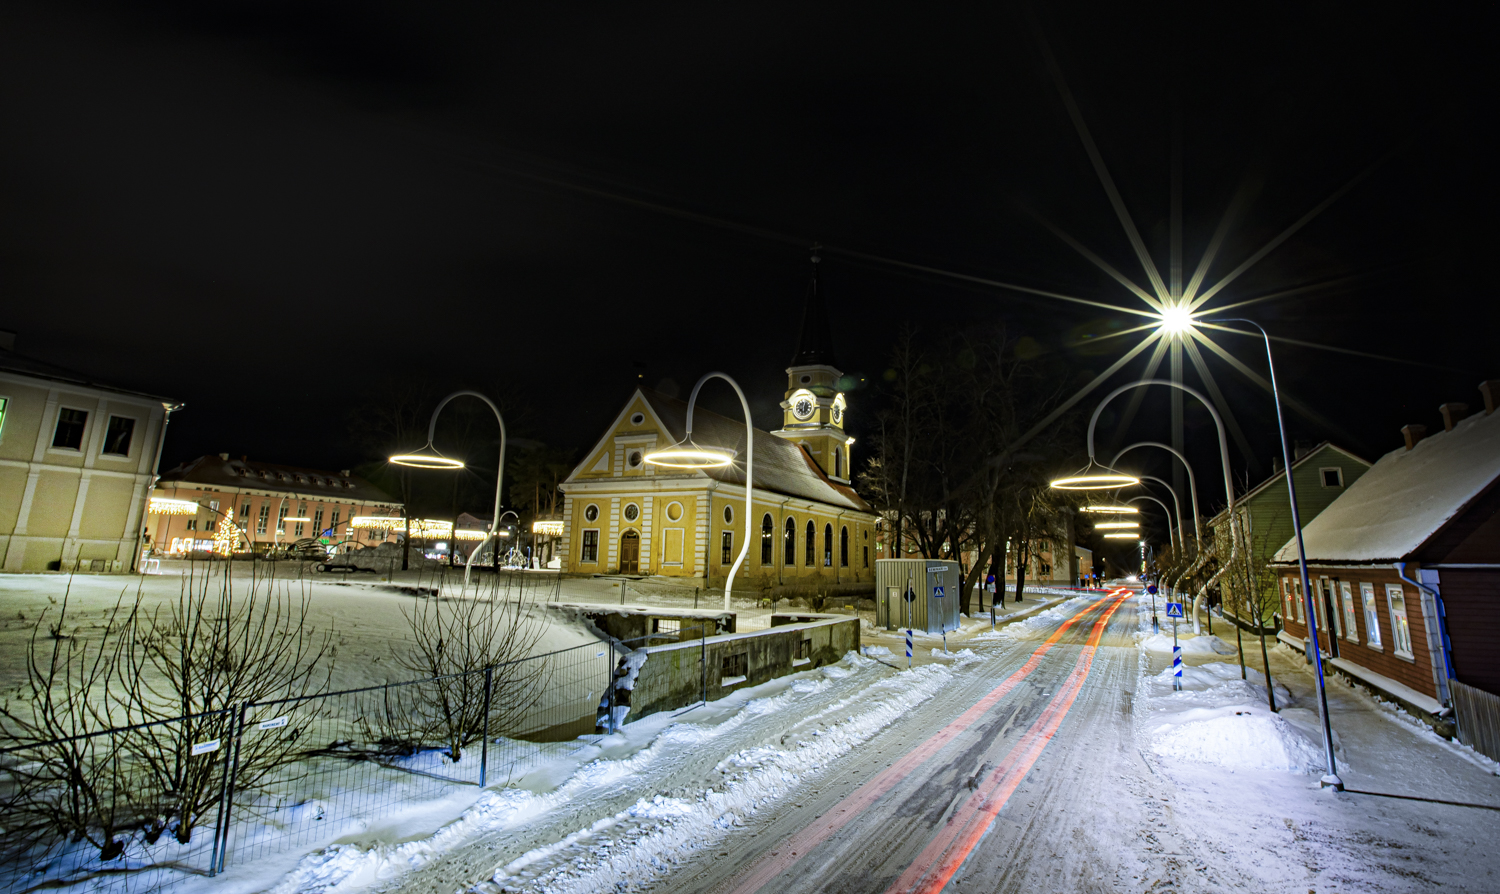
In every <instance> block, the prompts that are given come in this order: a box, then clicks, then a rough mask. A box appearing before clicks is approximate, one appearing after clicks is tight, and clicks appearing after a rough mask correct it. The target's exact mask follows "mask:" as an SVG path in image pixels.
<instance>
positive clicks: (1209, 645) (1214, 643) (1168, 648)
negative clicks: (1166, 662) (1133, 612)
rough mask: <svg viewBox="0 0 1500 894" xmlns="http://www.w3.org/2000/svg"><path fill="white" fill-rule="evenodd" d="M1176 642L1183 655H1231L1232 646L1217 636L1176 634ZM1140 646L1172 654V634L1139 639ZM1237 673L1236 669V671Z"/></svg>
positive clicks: (1233, 649)
mask: <svg viewBox="0 0 1500 894" xmlns="http://www.w3.org/2000/svg"><path fill="white" fill-rule="evenodd" d="M1177 644H1178V645H1179V646H1181V647H1182V654H1183V655H1233V654H1235V648H1234V646H1231V645H1230V644H1229V643H1226V642H1224V641H1223V640H1221V639H1219V638H1218V637H1217V636H1184V635H1178V637H1177ZM1141 648H1143V649H1145V650H1146V651H1147V652H1165V653H1167V654H1168V655H1170V654H1172V634H1170V633H1158V634H1155V635H1153V636H1148V637H1146V638H1145V639H1144V640H1142V641H1141ZM1236 673H1238V671H1236Z"/></svg>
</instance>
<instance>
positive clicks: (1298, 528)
mask: <svg viewBox="0 0 1500 894" xmlns="http://www.w3.org/2000/svg"><path fill="white" fill-rule="evenodd" d="M1215 322H1221V323H1246V324H1248V325H1251V326H1254V327H1255V328H1256V329H1257V330H1259V331H1260V335H1261V339H1262V340H1264V341H1265V344H1266V366H1267V368H1269V369H1270V371H1271V401H1272V403H1274V404H1275V405H1276V428H1277V431H1278V432H1279V434H1280V437H1281V467H1282V468H1283V469H1285V470H1286V493H1287V499H1288V500H1290V501H1291V504H1292V530H1293V531H1295V532H1296V533H1297V570H1298V571H1299V572H1300V573H1301V575H1302V599H1303V601H1305V602H1306V603H1307V604H1306V606H1305V608H1306V610H1307V638H1308V641H1309V644H1310V645H1311V647H1312V654H1313V655H1315V656H1317V657H1316V660H1314V661H1313V666H1314V667H1316V668H1317V680H1318V713H1319V714H1320V715H1321V719H1322V721H1323V757H1324V760H1325V761H1326V762H1327V764H1328V775H1326V776H1324V777H1323V779H1322V784H1323V785H1324V786H1325V787H1331V788H1333V790H1334V791H1343V789H1344V781H1343V780H1342V779H1340V778H1339V773H1338V764H1337V763H1335V761H1334V756H1333V726H1332V724H1330V723H1329V720H1328V693H1327V692H1326V691H1325V690H1324V688H1323V650H1322V648H1321V647H1320V646H1319V645H1318V622H1317V615H1316V614H1315V613H1314V612H1313V598H1312V581H1311V580H1310V579H1309V578H1308V574H1307V547H1306V545H1305V544H1304V543H1303V542H1302V516H1301V513H1300V512H1298V510H1297V485H1296V483H1295V482H1293V480H1292V451H1291V446H1290V445H1289V444H1288V442H1287V439H1286V421H1285V420H1284V419H1283V418H1282V415H1281V392H1280V390H1278V389H1277V387H1276V361H1275V360H1273V359H1272V357H1271V335H1270V333H1268V332H1266V330H1265V327H1263V326H1261V325H1260V324H1259V323H1257V322H1255V321H1254V320H1246V319H1243V318H1238V317H1236V318H1232V319H1228V320H1216V321H1215ZM1224 331H1226V332H1234V331H1235V330H1233V329H1226V330H1224ZM1240 334H1241V335H1249V334H1250V333H1248V332H1241V333H1240ZM1233 508H1234V507H1233V506H1231V507H1230V511H1231V512H1233ZM1255 623H1257V624H1259V623H1260V619H1259V618H1257V619H1256V622H1255Z"/></svg>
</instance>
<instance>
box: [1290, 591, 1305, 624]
mask: <svg viewBox="0 0 1500 894" xmlns="http://www.w3.org/2000/svg"><path fill="white" fill-rule="evenodd" d="M1292 592H1293V593H1294V594H1295V595H1296V599H1297V621H1298V623H1300V624H1302V625H1303V626H1306V625H1307V600H1306V599H1303V598H1302V581H1300V580H1294V581H1292Z"/></svg>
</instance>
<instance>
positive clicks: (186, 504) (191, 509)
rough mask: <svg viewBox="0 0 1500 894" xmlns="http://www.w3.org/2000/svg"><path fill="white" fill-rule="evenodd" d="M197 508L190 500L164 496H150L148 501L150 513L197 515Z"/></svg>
mask: <svg viewBox="0 0 1500 894" xmlns="http://www.w3.org/2000/svg"><path fill="white" fill-rule="evenodd" d="M199 508H200V507H199V506H198V504H197V503H194V502H193V501H192V500H169V499H167V498H166V497H152V498H151V503H150V512H151V514H152V515H197V514H198V509H199Z"/></svg>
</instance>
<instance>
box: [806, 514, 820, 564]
mask: <svg viewBox="0 0 1500 894" xmlns="http://www.w3.org/2000/svg"><path fill="white" fill-rule="evenodd" d="M817 554H818V527H817V525H814V524H813V520H812V519H808V520H807V555H806V557H805V558H806V562H805V563H804V564H806V565H807V566H808V567H809V568H811V567H812V566H813V565H815V564H817V561H818V560H817V558H816V556H817Z"/></svg>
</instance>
